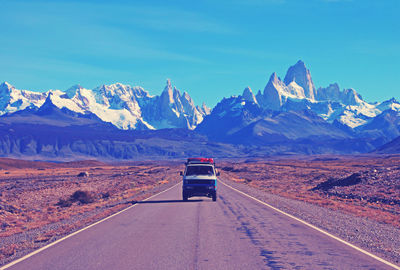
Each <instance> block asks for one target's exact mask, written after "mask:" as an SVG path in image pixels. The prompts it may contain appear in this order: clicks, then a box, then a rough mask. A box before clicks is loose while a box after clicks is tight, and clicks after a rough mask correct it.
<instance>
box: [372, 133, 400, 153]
mask: <svg viewBox="0 0 400 270" xmlns="http://www.w3.org/2000/svg"><path fill="white" fill-rule="evenodd" d="M374 153H378V154H400V137H397V138H396V139H394V140H393V141H391V142H389V143H387V144H385V145H383V146H381V147H379V148H378V149H377V150H376V151H374Z"/></svg>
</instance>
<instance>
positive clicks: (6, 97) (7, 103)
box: [0, 82, 47, 115]
mask: <svg viewBox="0 0 400 270" xmlns="http://www.w3.org/2000/svg"><path fill="white" fill-rule="evenodd" d="M46 96H47V94H46V93H38V92H33V91H28V90H18V89H16V88H15V87H14V86H12V85H11V84H9V83H7V82H4V83H2V84H1V85H0V115H2V114H5V113H8V112H16V111H19V110H23V109H26V108H27V107H40V106H42V104H43V103H44V101H45V100H46Z"/></svg>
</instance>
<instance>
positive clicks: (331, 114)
mask: <svg viewBox="0 0 400 270" xmlns="http://www.w3.org/2000/svg"><path fill="white" fill-rule="evenodd" d="M196 130H197V131H199V132H201V133H203V134H207V135H208V136H209V137H210V138H212V139H215V140H217V141H223V142H229V143H235V144H256V145H257V144H260V145H266V144H270V143H277V144H286V145H287V144H290V143H293V142H294V141H296V142H298V141H299V140H300V141H308V142H309V143H310V144H312V143H317V141H318V140H319V141H321V142H325V143H326V145H325V146H327V144H328V142H331V143H332V144H333V145H332V148H333V149H335V148H336V149H339V148H341V147H342V146H343V145H346V147H347V148H348V149H352V150H351V151H356V152H357V151H360V152H363V151H364V152H365V151H371V150H373V149H374V148H375V147H379V146H380V145H382V144H384V143H386V142H388V141H390V140H392V139H393V138H395V137H397V136H399V135H400V103H399V102H397V101H396V100H395V99H391V100H387V101H384V102H380V103H378V102H376V103H368V102H366V101H364V100H363V98H362V96H361V95H360V94H358V93H357V91H356V90H354V89H344V90H341V89H340V87H339V85H338V84H337V83H334V84H330V85H329V86H328V87H326V88H321V87H320V88H318V89H316V87H315V85H314V83H313V80H312V78H311V73H310V71H309V70H308V69H307V68H306V66H305V64H304V62H302V61H298V62H297V63H296V64H295V65H293V66H291V67H290V68H289V69H288V71H287V74H286V76H285V79H284V80H283V81H282V80H281V79H280V78H279V77H278V75H277V74H276V73H275V72H274V73H272V75H271V76H270V78H269V80H268V82H267V84H266V86H265V88H264V91H263V92H261V91H258V93H257V94H256V95H254V93H253V92H252V90H251V88H250V87H246V88H245V89H244V91H243V94H242V95H239V96H232V97H230V98H224V99H223V100H222V101H221V102H219V103H218V104H217V105H216V107H215V108H214V109H213V111H212V112H211V114H210V115H208V116H206V117H205V119H204V121H203V122H202V123H201V124H200V125H198V127H197V128H196ZM350 142H351V143H350ZM317 144H318V143H317ZM321 144H322V145H323V144H324V143H321ZM352 144H354V145H352ZM341 145H342V146H341ZM325 146H321V147H322V148H323V147H325ZM331 150H332V149H331ZM331 150H328V151H331ZM342 150H343V151H346V150H345V149H342ZM313 151H315V149H314V150H313Z"/></svg>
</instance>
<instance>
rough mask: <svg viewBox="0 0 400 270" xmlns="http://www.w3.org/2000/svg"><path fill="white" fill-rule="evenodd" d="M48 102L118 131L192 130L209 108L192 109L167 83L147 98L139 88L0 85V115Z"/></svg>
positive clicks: (187, 100)
mask: <svg viewBox="0 0 400 270" xmlns="http://www.w3.org/2000/svg"><path fill="white" fill-rule="evenodd" d="M46 99H47V100H49V101H51V103H52V104H54V105H55V106H56V107H58V108H60V109H62V108H67V109H68V110H70V111H73V112H76V113H80V114H88V113H93V114H95V115H96V116H97V117H99V118H100V119H101V120H102V121H104V122H109V123H112V124H113V125H115V126H116V127H118V128H119V129H139V130H144V129H160V128H187V129H194V128H195V127H196V126H197V125H198V124H199V123H200V122H201V121H202V120H203V117H204V116H206V115H207V114H209V113H210V111H211V110H210V109H209V108H208V107H207V106H206V105H205V104H204V103H203V105H202V107H199V106H195V104H194V102H193V100H192V98H191V97H190V96H189V94H188V93H187V92H184V93H183V94H181V93H180V91H179V90H178V89H177V88H176V87H172V85H171V82H170V80H168V81H167V85H166V87H165V89H164V91H163V92H162V94H161V95H160V96H151V95H150V94H149V93H148V92H147V91H145V90H144V89H143V88H142V87H131V86H129V85H123V84H120V83H115V84H112V85H102V86H100V87H97V88H95V89H86V88H83V87H82V86H80V85H75V86H73V87H71V88H69V89H68V90H67V91H65V92H64V91H60V90H49V91H47V92H44V93H38V92H33V91H27V90H18V89H16V88H15V87H14V86H12V85H10V84H8V83H7V82H5V83H3V84H1V85H0V115H3V114H6V113H13V112H16V111H20V110H24V109H26V108H40V107H41V106H42V105H43V104H44V103H45V101H46Z"/></svg>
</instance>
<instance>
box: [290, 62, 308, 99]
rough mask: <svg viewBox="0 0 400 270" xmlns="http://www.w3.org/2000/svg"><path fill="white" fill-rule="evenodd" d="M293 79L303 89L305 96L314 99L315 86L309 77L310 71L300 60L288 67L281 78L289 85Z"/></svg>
mask: <svg viewBox="0 0 400 270" xmlns="http://www.w3.org/2000/svg"><path fill="white" fill-rule="evenodd" d="M293 81H295V82H296V83H297V84H298V85H299V86H301V87H302V88H303V89H304V94H305V96H306V97H307V98H309V99H312V100H314V99H315V86H314V83H313V81H312V78H311V73H310V71H309V70H308V69H307V67H306V65H305V64H304V62H303V61H302V60H299V61H297V63H296V64H295V65H293V66H291V67H290V68H289V69H288V71H287V73H286V76H285V79H284V80H283V82H284V83H285V84H286V85H289V84H290V83H291V82H293Z"/></svg>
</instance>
